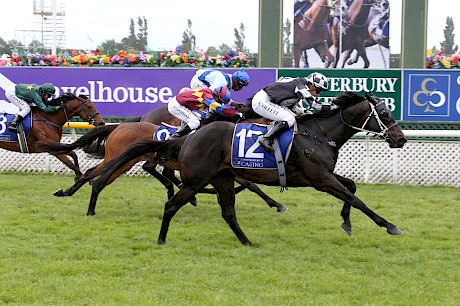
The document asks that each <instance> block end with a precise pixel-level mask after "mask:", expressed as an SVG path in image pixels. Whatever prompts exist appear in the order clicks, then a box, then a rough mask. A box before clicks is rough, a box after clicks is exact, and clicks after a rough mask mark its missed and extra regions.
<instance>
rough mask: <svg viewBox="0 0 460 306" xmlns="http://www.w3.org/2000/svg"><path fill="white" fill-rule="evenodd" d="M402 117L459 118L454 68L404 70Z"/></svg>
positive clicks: (459, 76)
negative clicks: (451, 69)
mask: <svg viewBox="0 0 460 306" xmlns="http://www.w3.org/2000/svg"><path fill="white" fill-rule="evenodd" d="M403 101H404V104H403V105H404V106H403V120H406V121H460V73H459V72H458V71H455V70H454V71H449V70H442V71H433V70H424V71H422V70H419V71H410V70H409V71H407V70H406V71H404V98H403Z"/></svg>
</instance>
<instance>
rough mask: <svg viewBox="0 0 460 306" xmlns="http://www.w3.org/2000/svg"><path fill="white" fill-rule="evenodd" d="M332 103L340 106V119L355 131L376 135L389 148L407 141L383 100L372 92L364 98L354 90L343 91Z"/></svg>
mask: <svg viewBox="0 0 460 306" xmlns="http://www.w3.org/2000/svg"><path fill="white" fill-rule="evenodd" d="M334 104H336V105H338V106H340V109H339V113H340V119H341V121H342V122H343V123H344V124H345V125H346V126H348V127H349V128H352V129H353V130H355V132H356V131H361V132H365V133H369V134H373V135H375V136H378V137H380V138H382V139H384V140H385V141H386V142H388V144H389V145H390V148H402V147H403V146H404V144H405V143H406V142H407V139H406V138H405V136H404V133H403V132H402V131H401V129H400V128H399V126H398V123H397V122H396V120H395V119H394V118H393V115H392V114H391V111H390V110H389V109H388V108H387V107H386V105H385V101H383V100H382V99H380V98H378V97H376V96H375V95H373V94H372V93H369V94H366V97H365V98H364V97H362V96H361V95H358V94H356V93H354V92H345V93H342V94H340V95H339V96H337V98H336V99H335V100H334Z"/></svg>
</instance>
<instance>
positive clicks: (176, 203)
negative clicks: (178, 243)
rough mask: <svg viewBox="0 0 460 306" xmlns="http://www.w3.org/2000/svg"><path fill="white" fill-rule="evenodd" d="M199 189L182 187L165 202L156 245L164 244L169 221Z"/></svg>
mask: <svg viewBox="0 0 460 306" xmlns="http://www.w3.org/2000/svg"><path fill="white" fill-rule="evenodd" d="M199 188H200V187H198V188H197V186H190V187H187V186H182V187H181V189H180V190H179V191H178V192H177V193H176V194H175V195H174V196H173V197H172V198H171V199H169V200H168V202H166V204H165V209H164V212H163V220H162V222H161V229H160V235H159V236H158V240H157V243H158V244H165V243H166V236H167V234H168V229H169V224H170V223H171V219H172V218H173V217H174V215H175V214H176V213H177V211H178V210H179V209H180V208H181V207H182V206H184V205H185V204H187V202H190V200H191V199H193V197H194V196H195V194H196V193H197V192H198V189H199Z"/></svg>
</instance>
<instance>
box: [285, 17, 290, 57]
mask: <svg viewBox="0 0 460 306" xmlns="http://www.w3.org/2000/svg"><path fill="white" fill-rule="evenodd" d="M283 43H284V50H286V51H285V54H291V53H292V50H291V46H292V45H291V21H290V20H289V18H287V19H286V23H285V24H284V26H283Z"/></svg>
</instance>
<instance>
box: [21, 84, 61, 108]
mask: <svg viewBox="0 0 460 306" xmlns="http://www.w3.org/2000/svg"><path fill="white" fill-rule="evenodd" d="M15 93H16V96H17V97H18V98H20V99H23V100H25V101H26V102H27V103H35V105H37V107H39V108H40V109H42V110H43V111H45V112H55V111H57V110H58V107H57V106H48V105H46V104H45V101H46V100H45V99H44V98H43V97H42V91H41V87H40V85H37V84H17V85H16V88H15Z"/></svg>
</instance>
